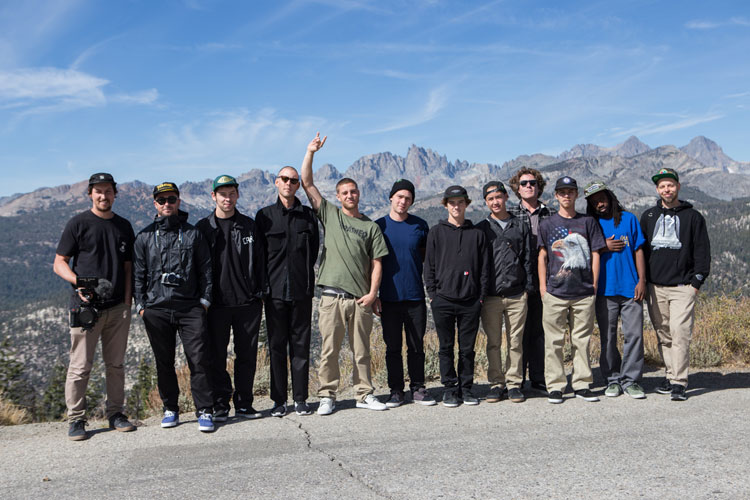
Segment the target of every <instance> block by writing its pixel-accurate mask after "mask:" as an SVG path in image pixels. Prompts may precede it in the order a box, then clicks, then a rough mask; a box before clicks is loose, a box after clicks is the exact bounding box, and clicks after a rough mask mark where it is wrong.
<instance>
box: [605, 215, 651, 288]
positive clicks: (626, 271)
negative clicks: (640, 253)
mask: <svg viewBox="0 0 750 500" xmlns="http://www.w3.org/2000/svg"><path fill="white" fill-rule="evenodd" d="M599 225H600V226H601V228H602V232H603V233H604V238H605V239H607V238H610V237H611V236H613V235H614V237H615V239H616V240H623V241H624V242H625V248H623V249H622V250H620V251H619V252H604V253H602V255H601V263H600V268H599V288H598V289H597V291H596V294H597V295H606V296H608V297H611V296H613V295H620V296H622V297H629V298H633V294H634V292H635V285H637V284H638V270H637V269H636V267H635V251H636V250H638V249H639V248H640V247H641V245H643V244H644V243H645V242H646V239H645V238H644V237H643V231H641V225H640V224H639V223H638V219H637V218H636V217H635V215H633V214H631V213H630V212H623V213H622V219H621V220H620V225H619V226H617V227H615V220H614V219H599Z"/></svg>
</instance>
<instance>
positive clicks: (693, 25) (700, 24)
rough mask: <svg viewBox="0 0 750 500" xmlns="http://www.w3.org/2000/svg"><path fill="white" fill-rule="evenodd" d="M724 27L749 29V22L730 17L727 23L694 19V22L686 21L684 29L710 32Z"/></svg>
mask: <svg viewBox="0 0 750 500" xmlns="http://www.w3.org/2000/svg"><path fill="white" fill-rule="evenodd" d="M724 26H744V27H750V20H748V19H746V18H744V17H732V18H731V19H729V20H727V21H706V20H701V19H696V20H693V21H688V22H687V23H685V27H686V28H687V29H691V30H712V29H716V28H721V27H724Z"/></svg>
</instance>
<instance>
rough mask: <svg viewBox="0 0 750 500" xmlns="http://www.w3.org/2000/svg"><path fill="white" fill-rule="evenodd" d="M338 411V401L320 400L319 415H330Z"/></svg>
mask: <svg viewBox="0 0 750 500" xmlns="http://www.w3.org/2000/svg"><path fill="white" fill-rule="evenodd" d="M335 409H336V400H335V399H333V398H320V404H319V405H318V415H330V414H331V413H333V410H335Z"/></svg>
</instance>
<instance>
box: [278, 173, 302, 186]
mask: <svg viewBox="0 0 750 500" xmlns="http://www.w3.org/2000/svg"><path fill="white" fill-rule="evenodd" d="M278 178H279V179H281V182H283V183H284V184H286V183H287V182H291V183H292V185H294V184H299V179H298V178H296V177H287V176H286V175H280V176H279V177H278Z"/></svg>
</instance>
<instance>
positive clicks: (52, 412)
mask: <svg viewBox="0 0 750 500" xmlns="http://www.w3.org/2000/svg"><path fill="white" fill-rule="evenodd" d="M67 376H68V370H67V368H66V367H65V364H64V363H62V362H61V361H58V362H57V363H55V366H54V367H53V368H52V376H51V377H50V379H49V383H48V384H47V388H46V390H45V391H44V394H43V395H42V401H41V403H40V407H39V410H38V412H37V415H38V416H39V418H40V419H41V420H60V419H61V418H62V417H63V415H65V410H66V406H65V379H66V378H67Z"/></svg>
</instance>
